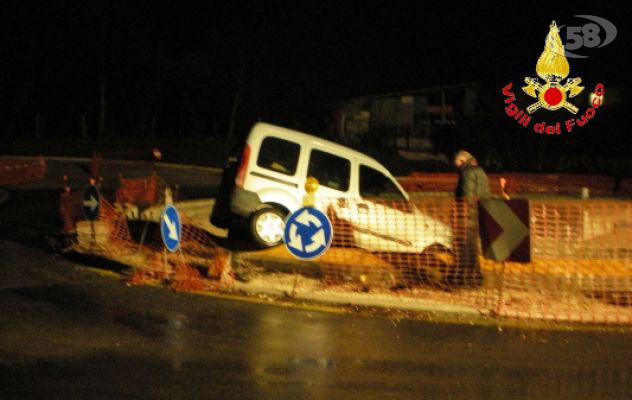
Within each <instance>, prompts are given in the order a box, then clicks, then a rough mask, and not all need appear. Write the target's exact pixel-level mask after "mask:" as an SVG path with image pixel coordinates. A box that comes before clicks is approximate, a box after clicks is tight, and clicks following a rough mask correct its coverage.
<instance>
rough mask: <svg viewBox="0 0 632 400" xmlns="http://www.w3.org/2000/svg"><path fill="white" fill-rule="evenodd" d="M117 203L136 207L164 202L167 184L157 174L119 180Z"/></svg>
mask: <svg viewBox="0 0 632 400" xmlns="http://www.w3.org/2000/svg"><path fill="white" fill-rule="evenodd" d="M119 181H120V185H119V188H118V190H117V191H116V201H117V202H119V203H132V204H136V205H146V206H147V205H153V204H158V203H160V202H162V201H164V199H163V196H164V190H165V188H166V187H167V184H166V182H165V181H164V180H163V179H162V178H160V177H159V176H158V175H156V174H152V175H150V176H148V177H146V178H123V177H120V178H119Z"/></svg>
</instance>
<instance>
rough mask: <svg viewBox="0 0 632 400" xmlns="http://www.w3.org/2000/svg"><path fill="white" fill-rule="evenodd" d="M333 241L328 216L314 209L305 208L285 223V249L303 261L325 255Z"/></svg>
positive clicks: (294, 213)
mask: <svg viewBox="0 0 632 400" xmlns="http://www.w3.org/2000/svg"><path fill="white" fill-rule="evenodd" d="M332 239H333V234H332V228H331V222H330V221H329V218H327V215H325V214H324V213H323V212H322V211H320V210H317V209H316V208H313V207H303V208H300V209H298V210H296V211H295V212H293V213H292V214H290V216H289V217H288V218H287V220H286V221H285V230H284V232H283V240H284V242H285V247H286V248H287V249H288V251H289V252H290V253H291V254H292V255H293V256H295V257H297V258H300V259H301V260H312V259H314V258H317V257H320V256H321V255H323V254H324V253H325V252H326V251H327V249H329V246H330V245H331V240H332Z"/></svg>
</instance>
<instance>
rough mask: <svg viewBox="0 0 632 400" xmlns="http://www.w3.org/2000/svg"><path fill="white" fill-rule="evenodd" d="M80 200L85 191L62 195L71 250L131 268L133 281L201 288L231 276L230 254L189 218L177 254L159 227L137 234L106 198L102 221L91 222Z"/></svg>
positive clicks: (146, 226) (143, 226)
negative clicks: (71, 243) (83, 212)
mask: <svg viewBox="0 0 632 400" xmlns="http://www.w3.org/2000/svg"><path fill="white" fill-rule="evenodd" d="M81 201H82V193H81V192H77V193H73V192H71V191H70V190H67V191H65V192H64V193H62V195H61V197H60V214H61V220H62V224H63V231H64V233H65V234H66V235H68V236H69V237H70V238H72V241H73V246H72V248H73V249H74V250H75V251H77V252H80V253H85V254H92V255H97V256H101V257H104V258H107V259H110V260H114V261H116V262H119V263H121V264H125V265H129V266H130V267H132V275H131V276H130V279H129V281H130V283H132V284H168V285H169V286H170V287H171V288H173V289H175V290H202V289H211V288H213V287H216V286H217V285H219V284H220V283H221V280H222V279H226V278H227V276H226V274H225V272H228V271H227V270H226V267H227V266H228V262H229V256H228V253H227V252H226V251H225V250H224V249H222V248H221V247H219V246H218V245H217V244H216V243H215V242H214V241H213V240H212V239H211V238H210V236H209V235H208V234H207V233H206V232H205V231H204V230H203V229H200V228H198V227H197V226H195V224H194V223H193V222H191V221H190V220H189V219H188V218H187V216H186V215H183V214H181V223H182V232H181V238H180V246H179V248H178V249H177V251H175V252H173V253H172V252H168V251H167V250H166V249H165V248H164V245H163V244H162V239H161V236H160V231H159V227H158V224H157V223H155V222H151V221H140V222H136V224H137V225H139V226H140V227H141V229H142V232H136V231H134V229H131V228H130V226H131V225H130V224H131V223H130V222H129V221H128V220H127V219H126V217H125V215H123V214H122V213H121V212H120V209H121V208H120V207H116V206H115V205H112V204H110V202H108V201H107V200H106V199H105V198H103V197H102V198H101V203H100V208H99V218H98V219H97V220H95V221H87V220H85V219H83V215H82V213H81ZM135 228H138V226H136V227H135ZM136 230H138V229H136Z"/></svg>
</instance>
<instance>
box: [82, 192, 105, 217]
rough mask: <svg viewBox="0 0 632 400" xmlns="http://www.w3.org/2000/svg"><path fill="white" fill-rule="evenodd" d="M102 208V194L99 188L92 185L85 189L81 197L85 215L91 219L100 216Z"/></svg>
mask: <svg viewBox="0 0 632 400" xmlns="http://www.w3.org/2000/svg"><path fill="white" fill-rule="evenodd" d="M100 208H101V194H100V193H99V189H98V188H97V187H96V186H94V185H90V186H88V187H87V188H86V190H84V191H83V197H82V199H81V211H82V212H83V216H84V217H85V218H86V219H87V220H90V221H94V220H95V219H97V218H99V209H100Z"/></svg>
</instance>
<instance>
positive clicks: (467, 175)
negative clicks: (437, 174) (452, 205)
mask: <svg viewBox="0 0 632 400" xmlns="http://www.w3.org/2000/svg"><path fill="white" fill-rule="evenodd" d="M454 166H455V167H457V168H458V170H459V182H458V183H457V185H456V189H455V190H454V197H456V198H464V197H478V198H484V197H489V194H490V192H489V179H487V174H486V173H485V171H483V168H481V167H480V166H479V165H478V162H476V158H474V156H472V155H471V154H470V153H468V152H467V151H465V150H459V151H458V152H457V153H456V155H455V156H454Z"/></svg>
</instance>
